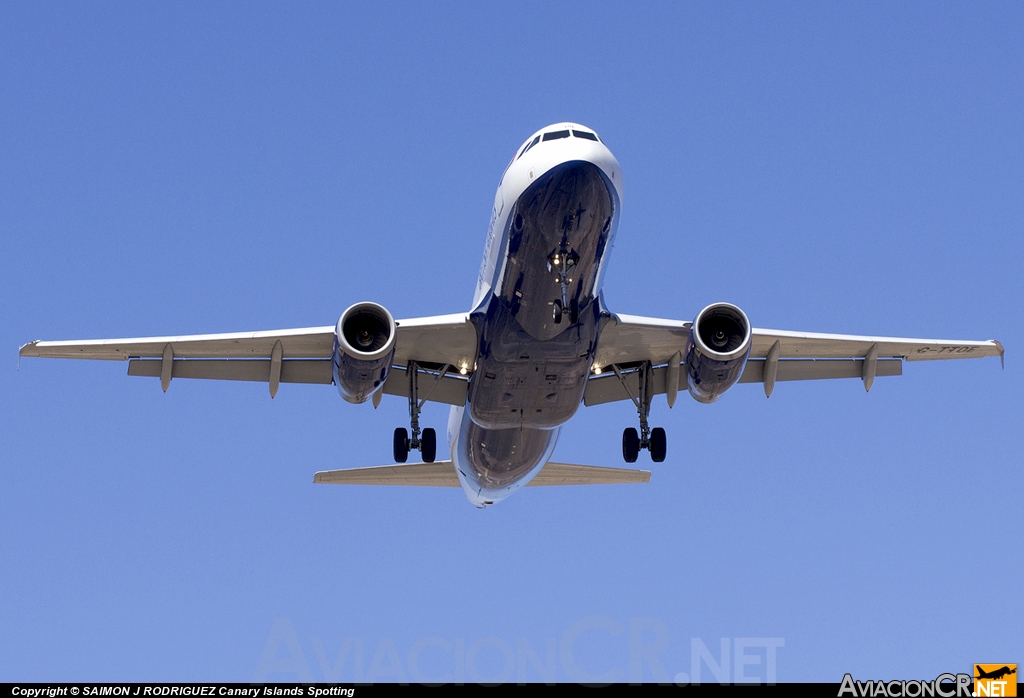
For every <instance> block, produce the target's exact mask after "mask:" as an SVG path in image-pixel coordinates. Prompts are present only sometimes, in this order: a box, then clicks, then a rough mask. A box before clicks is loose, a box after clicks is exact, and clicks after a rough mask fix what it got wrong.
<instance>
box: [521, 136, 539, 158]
mask: <svg viewBox="0 0 1024 698" xmlns="http://www.w3.org/2000/svg"><path fill="white" fill-rule="evenodd" d="M539 142H540V136H537V137H536V138H534V139H533V140H532V141H530V142H529V143H528V144H527V145H526V147H525V148H523V151H522V152H521V153H519V157H517V158H516V160H518V159H519V158H521V157H523V156H524V155H526V151H527V150H529V149H530V148H532V147H533V146H535V145H537V143H539Z"/></svg>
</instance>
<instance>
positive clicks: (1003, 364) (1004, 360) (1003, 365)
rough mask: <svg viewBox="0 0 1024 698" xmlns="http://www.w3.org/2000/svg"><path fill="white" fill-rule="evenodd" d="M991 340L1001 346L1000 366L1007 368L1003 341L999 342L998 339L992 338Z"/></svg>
mask: <svg viewBox="0 0 1024 698" xmlns="http://www.w3.org/2000/svg"><path fill="white" fill-rule="evenodd" d="M989 341H990V342H992V343H993V344H995V345H996V346H997V347H999V366H1000V367H1002V369H1003V370H1004V371H1005V370H1006V356H1005V354H1006V349H1004V348H1003V344H1002V342H998V341H996V340H994V339H990V340H989Z"/></svg>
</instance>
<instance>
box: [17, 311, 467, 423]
mask: <svg viewBox="0 0 1024 698" xmlns="http://www.w3.org/2000/svg"><path fill="white" fill-rule="evenodd" d="M396 325H397V329H396V333H397V336H396V338H395V358H394V363H395V365H396V366H400V367H405V366H407V365H408V363H409V362H410V361H416V362H417V363H427V364H438V365H444V364H448V365H450V366H453V367H456V366H467V365H468V366H472V365H473V363H474V362H475V360H476V348H477V347H476V329H475V328H474V326H473V324H472V323H471V322H470V320H469V315H468V314H466V313H458V314H454V315H438V316H434V317H423V318H410V319H405V320H398V321H396ZM334 331H335V328H334V326H326V327H306V328H300V329H289V330H270V331H264V332H234V333H228V334H202V335H183V336H167V337H136V338H127V339H89V340H78V341H61V342H44V341H38V340H37V341H35V342H31V343H30V344H26V345H24V346H23V347H21V350H20V352H19V353H20V356H36V357H41V358H50V359H98V360H127V361H128V362H129V363H128V375H130V376H159V377H160V378H161V381H162V382H163V383H164V386H165V389H166V385H167V384H169V383H170V381H171V379H172V378H206V379H213V380H242V381H260V382H265V383H270V385H271V394H274V393H276V392H277V391H276V384H277V383H279V382H280V383H328V384H329V383H331V382H333V369H332V366H331V357H332V355H333V352H334ZM407 382H408V381H406V383H407ZM453 382H455V383H453ZM463 382H464V381H458V379H456V378H454V377H450V376H448V377H444V380H443V381H441V385H440V386H439V390H438V391H436V394H435V395H434V396H433V399H436V400H439V401H442V402H451V401H455V404H460V405H461V404H465V401H464V398H465V387H464V386H461V385H459V384H460V383H463ZM388 383H391V381H390V380H389V381H388ZM398 383H400V381H396V382H395V384H396V386H397V387H394V388H391V389H387V390H386V392H389V393H394V394H403V393H402V392H401V390H402V388H401V386H400V385H398ZM406 390H407V389H406ZM460 393H461V397H460ZM406 394H407V393H406ZM460 399H461V400H462V401H461V402H460V401H459V400H460Z"/></svg>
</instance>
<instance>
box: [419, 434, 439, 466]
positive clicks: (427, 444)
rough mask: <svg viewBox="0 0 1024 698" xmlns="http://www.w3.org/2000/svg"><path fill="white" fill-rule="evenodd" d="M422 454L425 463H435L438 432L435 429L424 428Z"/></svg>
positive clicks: (421, 441)
mask: <svg viewBox="0 0 1024 698" xmlns="http://www.w3.org/2000/svg"><path fill="white" fill-rule="evenodd" d="M420 454H421V455H422V456H423V462H424V463H433V462H434V457H435V456H437V433H436V432H435V431H434V430H433V429H424V430H423V437H422V438H421V439H420Z"/></svg>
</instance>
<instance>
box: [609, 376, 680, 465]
mask: <svg viewBox="0 0 1024 698" xmlns="http://www.w3.org/2000/svg"><path fill="white" fill-rule="evenodd" d="M611 368H612V370H613V371H615V375H616V376H617V377H618V379H619V381H620V382H621V383H622V386H623V387H624V388H625V389H626V394H627V395H629V399H630V400H632V401H633V404H634V405H636V411H637V414H638V415H639V416H640V432H639V433H637V430H636V429H635V428H633V427H629V428H627V429H626V430H624V431H623V432H622V458H623V460H625V461H626V462H627V463H636V459H637V456H639V455H640V450H641V449H644V448H646V449H647V450H649V451H650V452H651V460H652V461H654V462H655V463H661V462H663V461H664V460H665V455H666V453H667V451H668V445H667V439H666V437H665V430H664V429H662V428H661V427H654V428H653V429H651V427H650V425H649V424H648V422H647V418H648V417H649V416H650V414H651V398H652V397H653V396H652V395H651V392H652V391H651V374H652V373H653V370H652V368H651V362H650V361H646V362H644V363H642V364H640V366H639V367H638V368H637V370H636V374H637V378H638V379H639V381H638V382H639V387H640V395H639V397H633V391H632V390H630V388H629V383H628V382H627V381H626V378H625V376H623V375H622V371H620V370H619V367H618V366H616V365H614V364H612V367H611Z"/></svg>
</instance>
